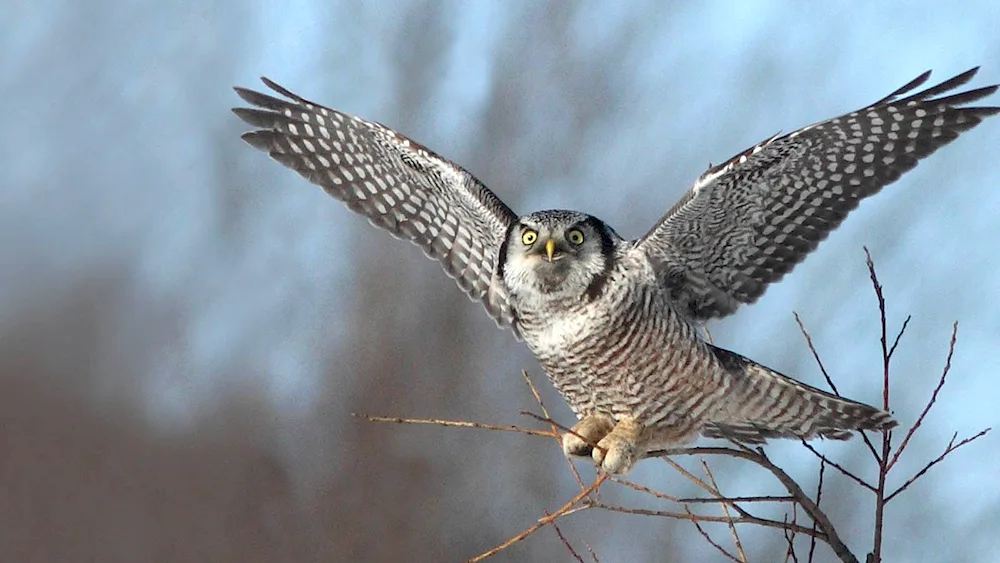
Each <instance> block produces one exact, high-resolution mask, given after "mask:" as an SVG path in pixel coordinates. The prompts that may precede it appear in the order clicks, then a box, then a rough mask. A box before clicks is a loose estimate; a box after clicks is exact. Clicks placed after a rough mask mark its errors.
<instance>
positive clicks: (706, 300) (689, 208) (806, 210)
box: [635, 68, 1000, 320]
mask: <svg viewBox="0 0 1000 563" xmlns="http://www.w3.org/2000/svg"><path fill="white" fill-rule="evenodd" d="M977 70H978V68H974V69H972V70H969V71H967V72H964V73H962V74H960V75H958V76H956V77H954V78H952V79H950V80H946V81H945V82H943V83H941V84H939V85H937V86H934V87H932V88H928V89H926V90H923V91H921V92H917V93H915V94H912V95H910V96H908V97H905V98H902V99H900V96H903V95H905V94H907V93H909V92H911V91H912V90H914V89H915V88H917V87H918V86H920V85H922V84H923V83H924V82H926V80H927V78H928V77H929V76H930V71H928V72H925V73H924V74H922V75H920V76H919V77H917V78H916V79H914V80H912V81H911V82H909V83H908V84H906V85H905V86H903V87H902V88H900V89H898V90H896V91H895V92H893V93H892V94H889V95H888V96H886V97H885V98H883V99H881V100H879V101H877V102H875V103H874V104H872V105H870V106H868V107H866V108H863V109H860V110H858V111H855V112H853V113H849V114H847V115H842V116H840V117H837V118H834V119H830V120H828V121H823V122H821V123H817V124H815V125H810V126H809V127H805V128H803V129H799V130H798V131H795V132H793V133H789V134H787V135H783V136H774V137H772V138H770V139H768V140H766V141H764V142H762V143H760V144H758V145H756V146H754V147H751V148H750V149H748V150H746V151H745V152H743V153H741V154H738V155H736V156H735V157H733V158H732V159H730V160H728V161H727V162H725V163H723V164H720V165H718V166H714V167H711V168H709V169H708V170H707V171H706V172H705V173H704V174H702V175H701V177H700V178H698V180H697V181H696V182H695V183H694V186H692V188H691V189H690V190H689V191H688V192H687V193H686V194H685V195H684V197H683V198H681V200H680V201H679V202H678V203H677V204H676V205H674V207H673V208H672V209H671V210H670V211H668V212H667V214H666V215H664V216H663V218H661V219H660V221H659V222H658V223H657V224H656V225H655V226H654V227H653V229H652V230H650V231H649V233H647V234H646V235H645V236H643V237H642V238H641V239H639V240H637V241H636V243H635V244H636V246H635V250H637V251H639V252H643V253H645V254H646V255H647V256H648V257H649V258H650V259H651V261H652V262H653V264H654V265H655V267H656V268H657V272H658V274H659V275H660V277H661V279H662V280H663V283H664V284H666V285H667V286H668V287H669V288H670V290H671V292H672V295H673V297H674V298H675V300H676V301H675V302H676V303H677V304H678V305H679V306H680V308H681V310H682V311H684V312H686V313H687V314H688V315H690V317H691V318H693V319H697V320H705V319H708V318H711V317H723V316H726V315H728V314H730V313H732V312H733V311H735V310H736V309H737V307H739V306H740V304H742V303H752V302H754V301H756V300H757V298H759V297H760V296H761V295H762V294H763V293H764V290H765V289H766V288H767V286H768V284H770V283H772V282H775V281H777V280H779V279H781V278H782V276H784V275H785V274H786V273H788V272H789V271H791V269H792V268H793V267H794V266H795V265H796V264H798V263H799V262H801V261H802V259H803V258H805V256H806V254H808V253H809V252H811V251H812V250H813V249H814V248H816V245H817V244H819V241H821V240H823V239H824V238H826V236H827V235H828V234H829V233H830V231H832V230H833V229H834V228H836V227H837V226H838V225H839V224H840V222H841V221H843V220H844V217H846V216H847V214H848V213H849V212H850V211H851V210H852V209H854V208H855V207H857V205H858V202H859V201H860V200H862V199H863V198H866V197H868V196H870V195H872V194H874V193H876V192H878V191H879V190H880V189H882V187H883V186H885V185H887V184H890V183H892V182H894V181H896V180H897V179H899V177H900V176H901V175H902V174H903V173H904V172H906V171H908V170H910V169H911V168H913V167H914V166H916V165H917V161H918V160H920V159H921V158H924V157H926V156H927V155H929V154H931V153H933V152H934V151H935V150H937V149H938V148H940V147H942V146H944V145H946V144H948V143H949V142H951V141H953V140H954V139H955V138H956V137H958V135H959V133H961V132H963V131H966V130H968V129H971V128H972V127H974V126H975V125H976V124H978V123H979V122H980V121H981V120H982V119H983V118H984V117H987V116H990V115H993V114H996V113H997V112H1000V108H998V107H960V106H963V105H965V104H968V103H971V102H974V101H976V100H979V99H981V98H984V97H986V96H988V95H990V94H992V93H993V92H995V91H996V90H997V86H995V85H994V86H987V87H985V88H977V89H975V90H969V91H967V92H960V93H957V94H950V95H947V96H941V95H942V94H944V93H946V92H948V91H950V90H953V89H955V88H957V87H959V86H961V85H963V84H965V83H966V82H968V81H969V80H970V79H971V78H972V77H973V76H974V75H975V74H976V71H977Z"/></svg>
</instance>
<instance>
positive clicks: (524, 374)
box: [521, 369, 587, 491]
mask: <svg viewBox="0 0 1000 563" xmlns="http://www.w3.org/2000/svg"><path fill="white" fill-rule="evenodd" d="M521 377H523V378H524V382H525V383H527V384H528V389H531V395H532V396H533V397H534V398H535V402H536V403H538V408H540V409H542V415H543V416H545V418H547V419H549V420H552V417H551V416H549V410H548V409H547V408H545V403H544V402H543V401H542V394H541V393H539V392H538V388H537V387H535V382H534V381H532V380H531V376H529V375H528V370H526V369H522V370H521ZM549 427H550V428H552V433H553V434H554V435H556V436H557V438H556V441H557V442H559V446H560V449H561V448H562V437H561V436H559V432H558V430H559V427H558V426H556V424H555V423H553V422H550V423H549ZM566 465H568V466H569V470H570V471H571V472H572V473H573V478H574V479H576V484H577V485H578V486H579V487H580V490H581V491H582V490H584V489H586V488H587V486H586V485H585V484H584V483H583V477H581V476H580V472H579V471H577V470H576V466H575V465H573V462H572V461H570V459H569V458H566Z"/></svg>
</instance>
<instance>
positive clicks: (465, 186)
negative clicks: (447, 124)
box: [233, 78, 517, 331]
mask: <svg viewBox="0 0 1000 563" xmlns="http://www.w3.org/2000/svg"><path fill="white" fill-rule="evenodd" d="M261 80H263V82H264V84H266V85H267V86H268V87H269V88H271V89H272V90H274V91H275V92H277V93H279V94H281V95H282V96H285V97H286V98H288V100H282V99H279V98H275V97H272V96H269V95H266V94H261V93H259V92H255V91H253V90H247V89H244V88H236V93H237V94H239V96H240V97H241V98H243V99H244V100H246V101H247V102H249V103H250V104H252V105H254V106H256V107H255V108H235V109H233V112H234V113H235V114H236V115H237V116H239V118H240V119H242V120H243V121H245V122H247V123H248V124H250V125H252V126H254V127H259V128H260V129H257V130H254V131H250V132H249V133H245V134H244V135H243V137H242V138H243V140H244V141H246V142H247V143H249V144H250V145H252V146H254V147H256V148H258V149H260V150H262V151H265V152H267V153H268V154H269V155H270V156H271V158H273V159H275V160H277V161H278V162H280V163H281V164H284V165H285V166H287V167H289V168H291V169H292V170H294V171H296V172H298V173H299V174H300V175H302V177H303V178H305V179H306V180H309V181H310V182H312V183H314V184H316V185H317V186H319V187H321V188H323V190H325V191H326V192H327V193H328V194H330V195H331V196H333V197H335V198H337V199H339V200H340V201H342V202H344V203H345V204H346V205H347V207H349V208H350V209H351V210H352V211H355V212H357V213H360V214H361V215H364V216H365V217H367V218H368V220H369V221H370V222H371V223H372V224H373V225H375V226H376V227H381V228H383V229H385V230H387V231H389V233H391V234H392V235H393V236H395V237H397V238H401V239H406V240H408V241H410V242H412V243H414V244H416V245H417V246H419V247H420V248H422V249H423V251H424V253H426V254H427V255H428V256H429V257H431V258H433V259H435V260H437V261H438V262H440V263H441V265H442V266H443V267H444V270H445V272H446V273H447V274H448V275H449V276H451V277H452V278H454V279H455V281H456V282H458V286H459V287H460V288H462V291H464V292H465V293H466V294H467V295H468V296H469V298H471V299H473V300H476V301H481V302H482V303H483V305H484V306H485V307H486V311H487V313H489V315H490V316H491V317H493V318H494V319H495V320H496V321H497V323H498V324H499V325H501V326H505V325H507V326H511V327H512V328H514V329H515V331H516V327H514V326H513V324H514V320H513V315H512V313H511V310H510V307H509V306H508V303H507V297H506V293H505V292H504V290H503V288H502V286H501V284H499V283H497V281H498V280H495V279H494V275H493V274H494V269H495V268H496V262H497V256H498V254H499V251H500V247H501V245H502V244H503V243H504V239H505V236H506V234H507V229H508V227H509V226H510V225H511V224H512V223H513V222H514V221H516V220H517V216H516V215H515V214H514V212H513V211H511V210H510V208H508V207H507V206H506V205H505V204H504V203H503V202H502V201H500V199H499V198H498V197H497V196H496V195H494V194H493V192H491V191H490V190H489V189H487V188H486V186H484V185H483V184H482V183H480V182H479V181H478V180H476V178H474V177H473V176H472V174H470V173H468V172H466V171H465V170H463V169H462V168H460V167H459V166H457V165H456V164H454V163H452V162H450V161H448V160H446V159H444V158H441V157H440V156H438V155H437V154H435V153H434V152H432V151H430V150H429V149H427V148H426V147H424V146H421V145H420V144H418V143H416V142H414V141H412V140H410V139H408V138H406V137H404V136H402V135H400V134H398V133H396V132H395V131H392V130H391V129H389V128H387V127H384V126H382V125H380V124H378V123H373V122H370V121H365V120H363V119H360V118H358V117H355V116H353V115H348V114H345V113H341V112H339V111H336V110H332V109H329V108H326V107H323V106H321V105H318V104H315V103H313V102H310V101H308V100H306V99H304V98H301V97H299V96H297V95H295V94H293V93H292V92H289V91H288V90H286V89H284V88H282V87H281V86H279V85H277V84H275V83H274V82H272V81H270V80H268V79H267V78H262V79H261Z"/></svg>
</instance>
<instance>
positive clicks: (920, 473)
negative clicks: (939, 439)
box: [885, 428, 993, 502]
mask: <svg viewBox="0 0 1000 563" xmlns="http://www.w3.org/2000/svg"><path fill="white" fill-rule="evenodd" d="M990 430H993V429H992V428H984V429H983V430H980V431H979V433H978V434H976V435H975V436H969V437H968V438H965V439H963V440H961V441H960V442H958V443H957V444H956V443H955V438H957V437H958V433H955V434H954V435H953V436H952V437H951V441H949V442H948V447H946V448H945V450H944V452H943V453H942V454H941V455H939V456H937V457H936V458H934V459H932V460H931V461H930V462H928V463H927V465H925V466H924V468H923V469H921V470H920V471H918V472H917V473H916V474H914V475H913V477H910V478H909V479H907V480H906V482H905V483H903V484H902V485H900V487H899V488H898V489H896V490H895V491H893V492H892V493H891V494H890V495H888V496H887V497H885V502H889V501H890V500H892V499H893V498H895V497H896V495H898V494H899V493H901V492H903V491H905V490H906V489H907V488H908V487H909V486H910V485H912V484H913V483H914V482H915V481H916V480H917V479H919V478H921V477H923V476H924V475H925V474H926V473H927V472H928V471H929V470H930V468H931V467H934V466H935V465H937V464H939V463H941V462H942V461H944V458H945V457H947V456H948V454H950V453H952V452H954V451H955V450H957V449H958V448H961V447H962V446H964V445H966V444H969V443H972V442H974V441H976V440H978V439H979V438H982V437H983V436H985V435H986V434H988V433H989V432H990Z"/></svg>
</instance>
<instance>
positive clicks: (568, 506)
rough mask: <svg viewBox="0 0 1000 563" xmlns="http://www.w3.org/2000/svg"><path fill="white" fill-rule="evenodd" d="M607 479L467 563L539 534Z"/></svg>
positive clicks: (488, 556)
mask: <svg viewBox="0 0 1000 563" xmlns="http://www.w3.org/2000/svg"><path fill="white" fill-rule="evenodd" d="M606 479H607V476H606V475H601V476H599V477H598V478H597V479H596V480H595V481H594V483H593V484H592V485H591V486H589V487H587V488H586V489H584V490H582V491H580V493H579V494H578V495H576V496H575V497H573V498H572V499H571V500H570V501H569V502H567V503H566V504H564V505H563V506H562V508H560V509H559V510H557V511H555V512H553V513H552V514H549V515H548V516H544V517H542V518H539V520H538V522H536V523H535V524H534V525H533V526H531V527H529V528H528V529H526V530H524V531H523V532H521V533H520V534H517V535H516V536H514V537H512V538H510V539H509V540H507V541H505V542H503V543H502V544H500V545H498V546H496V547H494V548H493V549H490V550H488V551H485V552H483V553H480V554H479V555H477V556H475V557H473V558H472V559H469V560H468V561H467V562H466V563H477V562H479V561H482V560H484V559H487V558H490V557H493V556H494V555H496V554H497V553H500V552H501V551H503V550H505V549H507V548H508V547H510V546H512V545H514V544H516V543H517V542H519V541H521V540H523V539H524V538H526V537H528V536H530V535H531V534H533V533H535V532H537V531H538V530H539V528H541V527H542V526H546V525H548V523H549V522H552V521H553V520H555V519H556V518H559V517H560V516H562V515H563V514H566V513H567V512H569V510H570V509H571V508H573V507H574V506H576V504H577V503H578V502H580V501H582V500H583V499H585V498H587V497H588V496H589V495H590V493H592V492H594V491H596V490H597V489H598V488H599V487H600V486H601V484H603V483H604V481H605V480H606Z"/></svg>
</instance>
